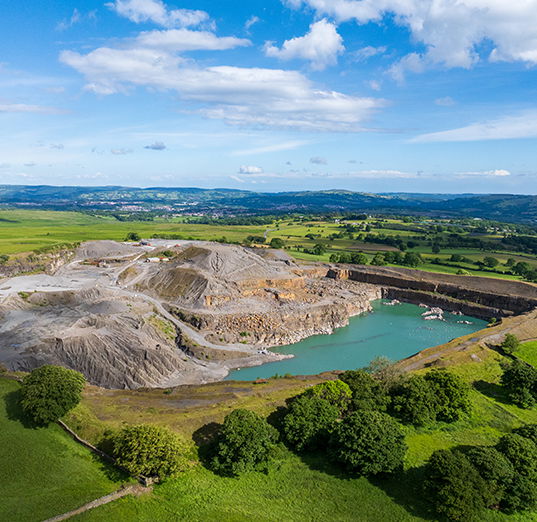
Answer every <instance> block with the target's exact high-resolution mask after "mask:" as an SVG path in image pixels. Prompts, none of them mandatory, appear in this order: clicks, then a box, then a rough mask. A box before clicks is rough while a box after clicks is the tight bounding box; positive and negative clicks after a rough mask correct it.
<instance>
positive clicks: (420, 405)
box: [392, 375, 438, 426]
mask: <svg viewBox="0 0 537 522" xmlns="http://www.w3.org/2000/svg"><path fill="white" fill-rule="evenodd" d="M392 411H393V413H394V415H396V416H397V417H398V418H400V419H401V420H402V421H403V422H405V423H409V424H414V425H416V426H424V425H426V424H431V423H432V422H434V421H435V420H436V415H437V411H438V404H437V398H436V397H435V395H434V390H433V387H432V386H431V384H430V382H429V381H427V380H426V379H425V377H423V376H421V375H412V376H411V377H409V378H408V379H407V380H406V381H404V382H402V383H401V384H400V385H399V386H396V387H395V388H394V389H393V391H392Z"/></svg>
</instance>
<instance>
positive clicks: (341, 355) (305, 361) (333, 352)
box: [227, 301, 487, 381]
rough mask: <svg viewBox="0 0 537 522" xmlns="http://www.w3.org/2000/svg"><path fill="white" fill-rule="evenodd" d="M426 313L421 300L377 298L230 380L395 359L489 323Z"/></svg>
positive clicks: (464, 317) (343, 368) (347, 367)
mask: <svg viewBox="0 0 537 522" xmlns="http://www.w3.org/2000/svg"><path fill="white" fill-rule="evenodd" d="M423 312H424V309H423V308H420V307H418V306H416V305H411V304H407V303H403V304H400V305H397V306H384V305H382V302H381V301H376V302H374V303H373V312H372V313H368V314H363V315H360V316H357V317H353V318H351V320H350V324H349V325H348V326H346V327H344V328H338V329H337V330H336V331H335V332H334V333H333V334H331V335H315V336H313V337H309V338H307V339H304V340H303V341H300V342H298V343H295V344H291V345H288V346H282V347H279V348H274V349H273V351H275V352H279V353H285V354H293V355H294V356H295V357H293V358H292V359H285V360H283V361H278V362H274V363H267V364H263V365H262V366H255V367H253V368H243V369H241V370H235V371H233V372H231V373H230V374H229V376H228V377H227V379H228V380H230V379H235V380H241V381H250V380H255V379H258V378H268V377H272V376H273V375H275V374H279V375H284V374H286V373H289V374H291V375H315V374H317V373H321V372H324V371H327V370H351V369H355V368H361V367H363V366H366V365H367V364H368V363H369V362H370V361H371V360H372V359H374V358H375V357H378V356H380V355H383V356H386V357H388V358H390V359H392V360H394V361H396V360H399V359H404V358H405V357H408V356H410V355H413V354H415V353H416V352H419V351H420V350H423V349H425V348H429V347H430V346H436V345H438V344H443V343H446V342H448V341H450V340H451V339H454V338H456V337H461V336H463V335H468V334H470V333H472V332H475V331H477V330H481V329H482V328H484V327H485V326H486V324H487V323H486V322H485V321H482V320H480V319H475V318H473V317H467V316H464V315H462V316H461V315H452V314H450V313H445V314H444V318H445V319H446V320H445V321H424V320H423V318H422V316H421V314H422V313H423ZM457 321H471V322H472V324H458V323H457Z"/></svg>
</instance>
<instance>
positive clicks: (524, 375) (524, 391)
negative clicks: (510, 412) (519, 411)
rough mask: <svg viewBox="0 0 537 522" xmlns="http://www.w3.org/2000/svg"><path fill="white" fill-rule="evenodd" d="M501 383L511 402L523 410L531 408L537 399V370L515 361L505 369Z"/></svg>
mask: <svg viewBox="0 0 537 522" xmlns="http://www.w3.org/2000/svg"><path fill="white" fill-rule="evenodd" d="M501 383H502V385H503V386H504V387H505V389H506V390H507V393H508V395H509V398H510V399H511V401H512V402H513V403H514V404H516V405H517V406H520V407H521V408H531V407H532V406H534V405H535V401H536V398H537V370H536V369H535V368H533V367H532V366H530V365H529V364H526V363H525V362H522V361H519V360H515V361H513V362H511V363H510V364H508V365H507V366H505V367H504V371H503V374H502V378H501Z"/></svg>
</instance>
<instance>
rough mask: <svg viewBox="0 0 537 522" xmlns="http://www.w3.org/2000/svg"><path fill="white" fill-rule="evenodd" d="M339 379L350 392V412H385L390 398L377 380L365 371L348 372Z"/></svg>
mask: <svg viewBox="0 0 537 522" xmlns="http://www.w3.org/2000/svg"><path fill="white" fill-rule="evenodd" d="M339 379H340V380H341V381H343V382H344V383H346V384H347V385H348V386H349V388H350V390H351V393H352V399H351V403H350V408H351V409H352V410H354V411H356V410H377V411H385V410H386V407H387V406H388V403H389V402H390V397H389V396H388V395H387V394H386V393H385V391H384V390H383V389H382V387H381V385H380V383H379V382H378V380H377V379H375V378H374V377H373V376H372V375H371V374H369V373H367V372H366V371H365V370H348V371H346V372H345V373H344V374H342V375H341V376H340V377H339Z"/></svg>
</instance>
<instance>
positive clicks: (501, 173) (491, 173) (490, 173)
mask: <svg viewBox="0 0 537 522" xmlns="http://www.w3.org/2000/svg"><path fill="white" fill-rule="evenodd" d="M510 175H511V173H510V172H509V171H508V170H504V169H495V170H482V171H476V172H461V173H460V174H459V175H458V177H462V178H465V177H472V176H485V177H505V176H510Z"/></svg>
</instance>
